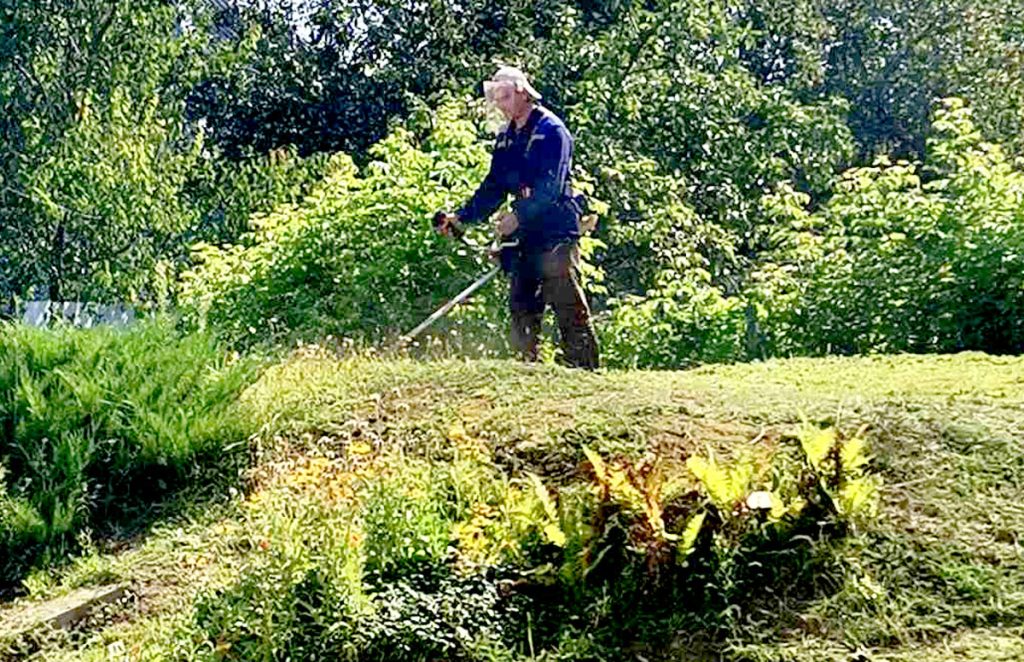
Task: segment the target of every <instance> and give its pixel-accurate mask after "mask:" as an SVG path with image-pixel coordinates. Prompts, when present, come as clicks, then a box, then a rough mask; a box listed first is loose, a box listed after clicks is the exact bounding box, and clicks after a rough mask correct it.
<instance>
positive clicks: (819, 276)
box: [602, 99, 1024, 367]
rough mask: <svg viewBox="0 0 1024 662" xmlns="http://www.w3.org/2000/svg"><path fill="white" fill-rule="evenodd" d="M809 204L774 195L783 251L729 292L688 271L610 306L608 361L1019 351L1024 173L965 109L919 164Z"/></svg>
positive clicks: (666, 363)
mask: <svg viewBox="0 0 1024 662" xmlns="http://www.w3.org/2000/svg"><path fill="white" fill-rule="evenodd" d="M809 204H810V199H809V197H808V196H807V195H805V194H802V193H797V192H795V191H794V190H793V189H792V188H790V187H788V186H783V187H780V188H779V190H778V191H777V193H776V195H774V196H771V197H769V198H766V199H765V201H764V205H765V210H766V214H768V216H770V217H772V218H774V219H775V224H776V229H775V230H774V233H773V237H772V243H773V245H774V246H775V248H774V249H773V250H772V251H770V252H768V253H767V254H766V255H765V256H764V258H763V259H762V260H761V261H760V262H759V263H758V264H757V265H756V266H755V267H753V268H752V269H751V270H750V272H749V274H748V275H747V277H746V279H745V282H744V284H743V285H742V286H741V287H738V288H736V289H735V291H734V292H733V293H731V294H727V293H726V292H725V291H723V290H722V289H720V288H717V287H714V286H713V285H711V284H710V280H709V279H708V278H706V277H704V274H703V272H702V271H701V269H694V268H691V269H688V270H686V271H672V270H669V271H666V272H664V273H663V274H662V275H661V279H662V282H663V283H667V284H668V285H667V286H666V285H662V286H660V287H658V288H655V289H653V290H651V291H649V292H648V293H647V294H646V295H645V296H644V297H642V298H632V299H630V298H621V299H620V300H618V301H613V302H612V312H611V315H610V316H609V317H608V320H607V323H606V324H605V325H604V328H603V329H602V335H603V337H604V338H605V346H606V347H607V349H608V351H607V352H606V356H607V358H608V359H609V361H610V362H612V363H614V364H617V365H626V366H645V367H675V366H679V365H685V364H688V363H691V362H698V361H699V362H712V361H732V360H744V359H753V358H764V357H767V356H788V355H794V354H796V355H800V354H803V355H821V354H835V353H838V354H853V353H864V352H953V351H962V350H983V351H988V352H997V353H1019V352H1021V351H1024V172H1022V171H1021V170H1019V169H1016V168H1015V167H1014V164H1013V163H1011V162H1010V161H1009V160H1008V159H1007V157H1006V156H1005V155H1004V154H1003V152H1002V150H1001V149H1000V148H999V147H998V146H996V145H991V144H988V143H985V142H983V141H982V140H981V136H980V135H979V134H978V132H977V131H976V130H975V129H974V125H973V124H972V122H971V118H970V112H969V110H968V109H967V108H966V107H965V106H964V105H963V103H962V102H961V101H959V100H955V99H952V100H947V101H945V102H944V103H943V105H942V106H940V107H939V108H938V110H937V111H936V115H935V121H934V123H933V136H932V138H931V139H930V140H929V150H928V158H927V159H926V160H925V161H924V162H923V163H910V162H904V161H901V162H897V163H892V162H890V161H889V160H888V159H886V158H880V159H879V160H878V161H877V162H876V164H875V165H874V166H872V167H866V168H854V169H851V170H849V171H847V172H846V173H844V175H843V176H842V178H841V181H840V182H839V186H838V190H837V191H836V193H835V195H834V196H833V197H832V199H831V200H829V202H828V203H827V204H826V205H825V206H824V207H822V208H821V209H820V210H818V211H816V212H813V213H812V212H810V211H808V210H807V206H808V205H809Z"/></svg>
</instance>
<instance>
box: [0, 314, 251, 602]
mask: <svg viewBox="0 0 1024 662" xmlns="http://www.w3.org/2000/svg"><path fill="white" fill-rule="evenodd" d="M253 368H254V364H253V362H252V361H250V360H236V359H234V358H233V357H232V356H229V355H228V354H227V353H226V352H225V351H223V350H222V348H221V347H220V346H219V345H218V343H217V342H216V341H215V340H214V339H213V338H212V337H211V336H209V335H204V334H194V335H187V336H181V335H179V334H178V333H177V332H176V331H175V329H174V328H173V326H172V325H171V324H169V323H167V322H160V321H155V322H146V323H143V324H140V325H137V326H135V327H133V328H131V329H129V330H118V329H110V328H100V329H90V330H76V329H70V328H56V329H31V328H26V327H23V326H16V325H5V326H2V327H0V467H2V469H0V586H4V585H8V586H9V585H10V584H11V582H12V581H14V580H16V579H17V577H18V576H19V574H20V573H21V572H23V571H24V570H25V569H26V566H27V565H29V564H30V563H31V562H32V561H33V560H35V559H38V558H39V555H40V554H43V553H45V554H47V555H50V556H54V555H56V556H59V555H61V554H63V553H65V552H67V551H68V549H69V548H70V547H72V546H73V545H74V540H75V534H76V533H78V532H80V531H81V530H82V529H83V528H84V527H87V526H89V525H90V524H91V523H92V522H93V521H98V520H99V519H100V518H104V519H107V518H111V519H113V520H114V521H117V519H118V517H119V516H123V515H125V514H127V513H129V512H131V511H133V510H136V511H137V510H138V509H139V508H145V507H146V506H147V505H149V504H152V502H153V501H154V500H156V499H158V498H160V497H161V496H162V495H164V494H166V492H167V491H168V490H169V489H171V488H172V487H174V486H175V485H178V484H180V482H181V479H182V478H184V477H185V476H187V475H188V474H190V473H192V472H194V471H196V470H197V469H199V468H200V467H204V466H209V465H211V464H213V465H216V464H218V463H221V462H223V461H224V460H226V459H228V458H229V457H230V456H231V455H232V452H231V451H232V450H233V449H240V448H241V447H242V445H243V444H242V443H241V442H243V441H244V440H245V438H246V436H247V421H248V420H249V418H248V416H247V415H246V414H245V413H244V411H243V409H242V408H241V406H240V404H239V401H238V396H239V395H240V393H241V391H242V390H243V389H244V387H245V386H246V384H247V383H248V382H249V380H250V378H251V377H252V375H253V372H254V370H253Z"/></svg>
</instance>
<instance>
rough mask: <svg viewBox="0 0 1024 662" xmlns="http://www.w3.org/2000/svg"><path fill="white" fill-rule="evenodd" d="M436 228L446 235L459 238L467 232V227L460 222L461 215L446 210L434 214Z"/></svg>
mask: <svg viewBox="0 0 1024 662" xmlns="http://www.w3.org/2000/svg"><path fill="white" fill-rule="evenodd" d="M434 230H436V231H437V232H438V233H440V234H442V235H444V236H445V237H449V236H451V237H456V238H458V237H461V236H462V235H463V234H465V229H464V228H463V227H462V224H461V223H459V215H458V214H449V213H448V212H445V211H439V212H437V213H436V214H434Z"/></svg>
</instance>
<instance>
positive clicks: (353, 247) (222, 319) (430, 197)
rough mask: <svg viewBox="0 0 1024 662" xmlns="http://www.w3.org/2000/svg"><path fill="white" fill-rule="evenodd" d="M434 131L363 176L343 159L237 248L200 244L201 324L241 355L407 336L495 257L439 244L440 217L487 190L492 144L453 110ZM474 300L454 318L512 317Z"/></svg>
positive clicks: (496, 302) (195, 294) (399, 134)
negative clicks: (277, 345)
mask: <svg viewBox="0 0 1024 662" xmlns="http://www.w3.org/2000/svg"><path fill="white" fill-rule="evenodd" d="M435 121H436V128H435V129H434V130H433V131H432V132H431V133H430V134H429V135H428V137H427V138H426V139H424V140H422V141H421V140H419V139H418V138H417V136H416V135H415V134H414V133H413V132H412V131H410V130H408V129H405V128H396V129H395V130H394V131H393V132H392V133H391V134H390V135H389V136H388V137H387V138H385V139H384V140H382V141H381V142H380V143H378V144H377V145H376V146H374V147H373V149H372V150H371V155H372V157H373V159H374V160H373V161H372V162H371V163H369V165H367V167H366V168H365V170H364V171H362V172H358V171H357V169H356V166H355V165H354V163H353V162H352V161H351V159H349V158H348V157H347V156H345V155H343V154H338V155H335V156H334V157H333V159H332V161H331V163H330V165H329V167H328V175H327V176H326V178H325V179H324V181H323V182H322V183H321V185H320V186H319V187H317V188H316V189H315V190H314V191H313V193H312V194H311V195H309V196H307V197H306V199H305V200H304V201H303V202H302V203H301V204H298V205H285V206H281V207H278V208H277V209H275V210H274V211H273V212H272V213H269V214H266V215H262V216H259V217H257V218H255V219H253V225H254V226H255V228H256V229H255V230H254V231H253V232H252V233H251V234H249V235H247V236H245V237H243V240H242V241H241V242H240V243H239V244H235V245H228V246H224V247H216V246H211V245H200V246H197V247H196V251H195V257H196V260H197V267H196V268H195V269H194V270H193V271H191V272H190V273H188V274H186V277H185V281H184V287H183V292H182V301H183V302H184V303H185V304H186V306H187V307H188V308H189V310H190V311H191V314H192V317H193V319H195V320H197V321H198V322H199V323H200V324H204V325H208V327H209V328H211V329H213V330H215V331H216V332H217V333H218V334H220V335H222V336H224V337H226V338H228V339H229V340H231V341H232V342H234V343H239V344H243V345H245V344H253V343H255V342H260V341H264V340H268V339H272V340H287V339H290V338H322V337H324V336H328V335H334V336H335V337H339V338H341V337H346V338H355V339H371V340H374V341H377V340H380V339H381V337H382V336H386V335H389V334H391V335H396V334H398V333H401V332H404V331H408V330H409V329H411V328H412V327H413V326H415V324H416V323H417V322H419V321H420V320H422V319H423V318H424V317H426V316H427V315H428V314H429V313H430V312H432V311H433V309H435V308H436V307H437V306H438V305H440V304H441V303H443V302H444V301H445V300H446V299H447V298H450V297H451V296H453V295H454V294H455V293H457V292H458V291H459V290H460V289H462V288H463V287H464V286H465V285H466V284H467V283H468V282H470V281H471V280H472V278H473V277H475V276H476V275H477V274H478V273H481V272H483V271H484V270H485V268H487V267H488V266H489V265H488V264H487V261H486V257H485V255H484V254H483V253H478V252H471V251H467V250H466V249H465V248H464V247H459V246H455V245H453V244H452V243H451V242H450V240H448V239H445V238H442V237H439V236H438V235H437V234H436V233H434V232H433V230H432V227H431V224H430V218H431V216H432V215H433V213H434V212H436V211H438V210H440V209H446V208H448V209H451V208H454V207H455V206H457V205H458V204H460V203H461V202H462V201H463V200H464V199H466V198H467V197H468V196H469V194H470V193H471V192H472V190H473V187H475V185H476V184H477V183H478V182H479V181H480V180H482V178H483V176H484V174H485V169H486V165H487V149H486V144H485V143H484V142H482V141H480V140H479V139H478V137H477V134H476V131H475V128H474V126H473V125H472V124H471V123H470V122H468V121H466V120H463V119H460V118H459V114H458V112H457V109H456V107H455V105H448V106H445V107H443V108H441V109H440V110H438V111H437V117H436V120H435ZM410 125H411V127H412V128H415V127H416V122H415V121H412V122H410ZM485 241H486V240H485ZM474 301H475V304H474V305H473V306H469V307H464V308H461V309H460V310H458V311H456V313H455V317H456V318H459V317H460V316H461V317H463V318H465V317H469V318H471V319H473V318H481V317H482V318H483V319H484V320H486V321H494V319H495V318H496V315H495V314H496V311H498V310H500V309H501V308H502V307H503V306H502V305H501V301H500V296H499V295H498V294H497V293H496V292H495V291H494V290H491V289H488V290H485V291H482V292H481V293H480V294H479V295H478V296H476V297H475V299H474ZM502 335H504V334H502Z"/></svg>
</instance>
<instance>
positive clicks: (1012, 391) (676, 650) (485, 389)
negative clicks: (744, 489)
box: [0, 351, 1024, 662]
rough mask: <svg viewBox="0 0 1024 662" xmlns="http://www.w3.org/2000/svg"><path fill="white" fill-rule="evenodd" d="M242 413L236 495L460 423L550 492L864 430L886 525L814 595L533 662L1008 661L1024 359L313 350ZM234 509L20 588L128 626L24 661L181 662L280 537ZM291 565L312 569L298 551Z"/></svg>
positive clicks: (1018, 593) (1021, 516)
mask: <svg viewBox="0 0 1024 662" xmlns="http://www.w3.org/2000/svg"><path fill="white" fill-rule="evenodd" d="M246 402H247V404H248V405H251V406H252V407H253V408H254V410H255V411H258V412H260V421H259V424H260V425H261V426H262V430H263V431H262V433H261V435H260V436H259V441H258V442H257V443H255V445H254V449H253V450H254V451H255V452H254V457H256V458H258V459H259V465H258V466H259V468H258V469H257V470H256V471H255V472H254V473H253V475H252V476H251V480H250V486H254V485H262V484H267V483H269V482H270V481H271V480H272V479H273V477H274V476H280V475H288V474H287V472H288V471H290V470H291V469H292V468H294V467H295V466H296V463H299V464H300V465H301V463H302V462H305V461H308V458H310V457H324V458H333V457H336V456H340V455H343V454H344V452H345V451H346V449H349V448H352V447H353V444H366V445H368V447H369V448H371V449H380V450H386V451H388V452H398V451H399V450H400V451H401V453H402V454H403V456H404V457H407V458H409V462H410V463H414V461H415V458H419V457H424V456H427V455H429V454H431V453H434V452H437V451H438V449H443V448H444V447H445V443H446V441H445V440H446V437H447V436H449V435H450V430H451V429H452V426H453V424H455V423H458V424H460V425H461V426H462V427H463V428H464V429H465V430H466V432H467V434H468V435H470V436H471V437H472V438H473V439H476V440H480V441H483V442H485V443H486V445H487V446H488V447H490V448H491V449H493V455H494V460H495V462H496V463H497V465H498V467H500V469H501V471H503V472H505V473H506V474H507V475H509V476H516V475H522V473H523V472H525V471H532V472H536V473H538V474H540V475H541V476H542V477H543V478H544V480H545V482H546V483H547V484H549V485H568V484H569V483H570V482H571V481H572V480H573V479H574V477H578V476H579V474H580V472H581V464H582V454H581V449H582V447H583V446H584V445H586V446H589V447H592V448H595V449H596V450H598V451H599V452H601V453H602V454H605V455H614V454H624V455H628V456H631V457H641V456H642V455H643V454H645V453H647V452H649V451H657V452H658V453H660V454H662V455H664V456H668V457H676V458H679V457H682V456H684V455H686V454H689V453H694V452H707V450H708V449H713V450H714V451H715V452H716V453H718V454H722V455H725V456H729V455H735V454H737V453H739V452H741V450H742V449H743V448H749V447H751V446H752V445H757V444H764V443H772V442H774V441H777V440H779V439H782V438H784V437H785V436H786V435H787V434H789V433H790V432H791V431H792V430H793V428H794V427H795V426H796V425H798V424H799V423H800V421H801V420H802V419H804V418H807V419H809V420H811V421H813V422H820V423H827V424H830V425H834V426H835V427H836V428H838V429H839V430H840V431H844V432H847V433H852V432H853V431H855V430H857V429H859V428H860V427H861V426H865V425H866V426H867V427H866V432H865V435H866V437H867V439H868V440H869V442H870V444H871V451H872V453H873V454H874V455H875V456H876V459H875V460H874V462H873V466H874V469H875V470H876V471H877V472H879V473H880V474H881V476H882V477H883V479H884V483H885V487H884V491H883V501H882V508H881V513H880V515H879V517H878V518H877V519H876V520H875V521H874V522H873V523H872V524H871V525H870V526H868V527H866V528H863V529H861V530H859V532H858V533H857V534H856V535H855V536H854V537H852V538H850V539H848V540H847V541H846V543H844V544H842V545H839V546H836V547H835V552H836V553H837V554H839V557H838V558H834V559H831V561H830V562H829V564H827V565H826V566H824V567H823V573H822V574H821V575H820V581H817V582H815V585H814V586H813V587H812V589H813V590H809V591H808V590H796V588H795V587H786V586H775V587H769V588H770V590H771V593H766V594H765V595H761V596H752V597H751V598H750V599H749V600H747V601H746V602H744V607H743V609H744V610H745V611H744V612H743V613H740V614H738V615H737V617H736V618H732V619H731V620H728V621H727V623H726V624H725V626H724V628H720V629H719V633H720V634H719V635H718V636H715V637H710V638H709V637H708V636H706V635H703V634H702V633H701V630H700V628H699V627H698V626H699V623H697V624H695V622H694V620H693V619H692V618H690V617H685V618H684V617H680V618H678V619H676V620H673V619H672V618H668V619H667V621H666V624H667V625H669V626H674V627H675V635H674V636H672V637H670V638H669V639H668V640H664V639H662V640H659V641H658V643H657V644H656V645H647V646H645V645H643V644H642V643H638V642H633V643H632V644H629V645H628V646H627V645H626V644H625V643H623V648H622V649H621V650H620V653H619V655H618V656H612V657H609V656H608V653H607V650H606V651H605V653H603V655H604V657H601V654H598V653H594V650H596V649H595V648H594V643H593V641H591V640H588V639H587V638H586V636H582V635H581V638H577V639H576V640H572V637H571V636H569V635H565V636H567V637H569V638H568V639H565V640H564V641H563V642H562V644H561V645H560V646H558V647H557V651H560V653H559V654H560V655H561V656H562V657H560V658H559V657H555V656H554V655H555V652H557V651H556V649H552V650H551V651H549V653H548V654H547V657H542V656H540V654H539V652H538V656H537V658H536V659H634V658H636V659H639V658H638V657H637V656H638V655H642V656H643V657H644V658H646V659H662V660H692V659H716V657H715V656H720V658H724V659H729V660H765V661H767V660H794V661H796V660H801V661H802V660H807V661H811V660H815V661H817V660H824V661H829V660H835V661H836V662H838V661H839V660H851V659H864V660H891V661H893V662H895V661H897V660H986V661H995V660H1010V659H1020V656H1021V655H1022V654H1024V650H1022V647H1021V644H1020V639H1021V636H1022V634H1024V559H1022V543H1021V539H1020V536H1021V533H1020V532H1021V531H1024V487H1022V486H1024V435H1022V433H1024V360H1022V359H1018V358H1003V357H990V356H986V355H982V354H961V355H956V356H929V357H922V356H897V357H888V356H877V357H861V358H849V359H839V358H835V359H794V360H778V361H769V362H764V363H756V364H749V365H731V366H717V367H706V368H700V369H696V370H691V371H685V372H639V371H637V372H608V373H603V374H596V375H594V374H586V373H576V372H570V371H566V370H563V369H560V368H556V367H552V366H521V365H517V364H514V363H511V362H502V361H494V362H487V361H474V362H465V361H438V362H416V361H411V360H384V359H372V358H366V357H363V358H358V359H349V360H342V361H338V360H335V359H333V358H331V357H328V356H321V355H318V354H317V353H316V352H314V351H310V352H307V356H305V357H303V358H298V359H293V360H291V361H289V362H285V363H283V364H281V365H279V366H277V367H275V368H273V369H271V370H269V371H267V372H266V373H265V374H264V375H263V378H262V379H261V380H260V382H259V383H257V384H256V385H255V386H254V387H252V388H251V389H250V390H249V391H248V392H247V394H246ZM752 442H754V443H753V444H752ZM303 466H304V465H303ZM410 466H412V465H411V464H410ZM410 475H411V474H410ZM243 499H244V495H243V494H240V495H238V496H237V497H234V498H227V499H226V500H225V501H224V502H223V503H222V504H221V505H219V506H218V507H217V508H215V509H213V510H212V511H211V512H205V513H204V512H191V513H189V512H186V513H185V514H182V515H178V516H177V519H175V520H173V521H169V522H168V523H165V524H164V525H161V526H158V527H156V528H154V529H152V530H151V531H150V532H149V533H148V534H147V535H145V536H143V537H142V538H141V539H140V540H139V541H137V543H136V544H135V545H133V546H132V547H131V548H130V549H129V550H126V551H105V550H103V548H102V545H101V546H100V547H99V548H98V549H96V550H93V551H92V552H91V553H90V554H87V555H86V556H84V557H82V558H81V559H80V560H78V561H77V562H75V563H73V564H71V566H69V567H67V568H64V569H55V570H53V571H50V572H41V573H37V574H36V575H34V576H33V577H32V578H31V580H30V582H29V584H30V586H31V588H32V589H33V592H34V593H35V594H36V595H38V596H40V597H41V596H44V595H52V594H56V593H60V592H62V591H64V590H68V589H70V588H71V587H73V586H75V585H81V584H89V583H98V580H99V579H110V578H111V577H116V578H118V579H120V580H122V581H127V582H129V583H130V584H131V585H132V586H133V587H134V588H135V590H136V594H137V595H138V596H140V597H139V598H138V600H139V605H138V607H139V608H138V610H137V612H136V614H135V615H133V616H128V617H122V618H110V619H107V620H103V619H100V620H99V621H98V622H96V623H94V624H93V626H92V627H91V628H90V629H89V630H88V631H86V632H81V633H77V634H72V635H68V636H63V637H58V638H55V639H52V640H47V641H44V642H42V643H40V644H38V645H39V646H41V647H39V648H37V649H36V653H35V654H36V655H37V656H38V657H40V658H41V659H90V656H91V657H92V658H94V659H104V657H103V656H104V655H105V654H106V651H107V648H108V647H109V646H114V648H115V649H117V650H120V649H121V648H120V647H124V649H125V650H138V651H140V652H141V653H140V656H139V657H141V658H142V659H145V654H143V653H144V652H145V651H150V654H151V655H154V656H155V657H154V659H156V658H158V657H159V656H158V655H157V654H156V653H155V651H163V652H164V653H166V652H167V651H169V650H170V651H175V652H176V653H175V654H176V655H178V656H185V657H187V656H189V655H191V654H193V653H196V651H194V650H191V652H189V651H190V649H188V646H189V644H187V642H188V641H189V636H190V634H189V633H190V632H192V631H193V630H192V629H191V628H194V622H195V621H194V617H193V612H192V611H191V610H192V609H193V606H194V605H196V604H203V600H207V601H208V600H209V596H210V595H211V594H216V590H215V588H212V587H221V590H229V591H230V590H235V589H231V588H230V587H232V586H236V587H237V586H239V585H240V584H239V583H238V582H239V581H240V578H241V580H242V581H243V582H244V577H245V575H246V573H247V572H248V573H255V572H257V571H258V569H259V568H261V567H262V566H260V565H259V564H258V563H257V561H256V560H254V559H258V558H259V557H258V551H257V550H258V548H259V540H258V539H256V538H255V537H254V536H256V535H257V533H258V532H257V529H259V528H260V527H264V528H265V527H268V526H270V527H288V526H291V524H289V523H290V522H293V521H294V520H293V518H283V519H282V518H280V517H277V516H274V517H271V515H270V514H268V513H270V512H271V511H270V510H267V511H266V512H261V511H258V510H257V511H255V512H256V514H253V512H254V511H252V510H251V509H247V508H242V507H240V505H241V504H242V503H243ZM293 506H294V504H293ZM314 506H315V507H317V508H318V507H319V506H316V504H312V505H311V506H310V507H314ZM290 507H292V506H290ZM194 510H196V511H198V510H199V509H194ZM301 512H306V511H301ZM328 515H329V516H330V517H334V516H335V515H331V514H328ZM275 530H276V529H275ZM303 535H308V534H303ZM329 544H341V543H340V542H330V543H329ZM381 544H383V543H381ZM387 544H389V545H394V544H396V543H394V542H393V541H392V542H389V543H387ZM431 553H432V554H433V553H434V552H431ZM296 554H297V556H295V557H294V558H296V559H306V560H307V561H308V555H307V553H306V552H303V551H301V550H299V551H296ZM198 557H201V558H205V559H207V560H206V561H202V562H197V561H196V560H195V559H196V558H198ZM304 562H305V561H304ZM304 567H305V566H304ZM236 568H240V570H237V571H236V570H234V569H236ZM338 572H341V570H338ZM238 573H240V574H238ZM193 578H194V579H193ZM140 587H141V588H140ZM152 587H158V588H156V589H153V588H152ZM224 587H228V588H227V589H225V588H224ZM791 589H792V590H791ZM211 591H213V593H211ZM204 596H206V597H204ZM0 617H2V615H0ZM581 632H582V631H581ZM605 643H606V642H605ZM552 651H555V652H552ZM573 651H575V652H573ZM586 651H591V652H590V653H587V652H586ZM521 653H525V651H521ZM858 656H859V657H858ZM482 659H487V658H482ZM491 659H513V658H501V657H495V658H491ZM516 659H520V658H516ZM522 659H529V656H528V655H526V657H525V658H522Z"/></svg>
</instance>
